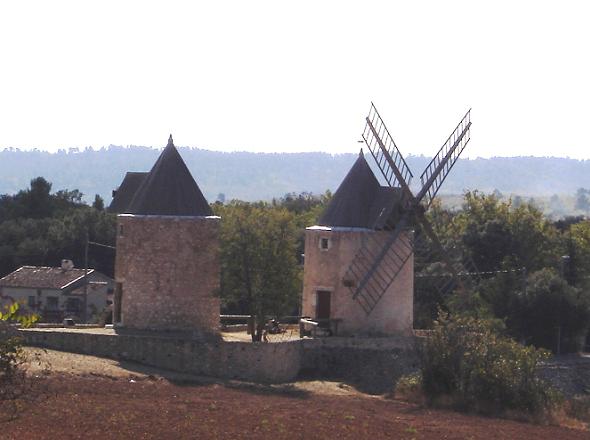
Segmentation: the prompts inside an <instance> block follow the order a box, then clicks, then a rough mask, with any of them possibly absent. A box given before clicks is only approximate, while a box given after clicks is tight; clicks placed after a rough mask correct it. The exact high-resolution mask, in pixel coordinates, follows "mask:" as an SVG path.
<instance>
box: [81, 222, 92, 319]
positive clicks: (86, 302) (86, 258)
mask: <svg viewBox="0 0 590 440" xmlns="http://www.w3.org/2000/svg"><path fill="white" fill-rule="evenodd" d="M89 243H90V238H89V236H88V229H86V243H85V246H84V301H83V303H84V310H83V311H82V320H83V321H84V324H86V321H87V318H88V316H87V314H88V312H87V309H88V245H89Z"/></svg>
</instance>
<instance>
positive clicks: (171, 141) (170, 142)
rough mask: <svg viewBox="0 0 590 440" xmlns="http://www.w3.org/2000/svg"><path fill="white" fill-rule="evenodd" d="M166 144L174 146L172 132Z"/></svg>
mask: <svg viewBox="0 0 590 440" xmlns="http://www.w3.org/2000/svg"><path fill="white" fill-rule="evenodd" d="M166 146H167V147H170V146H172V147H173V146H174V141H173V140H172V133H171V134H170V137H169V138H168V145H166Z"/></svg>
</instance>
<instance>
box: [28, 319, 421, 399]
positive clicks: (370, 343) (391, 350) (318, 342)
mask: <svg viewBox="0 0 590 440" xmlns="http://www.w3.org/2000/svg"><path fill="white" fill-rule="evenodd" d="M21 333H22V334H23V335H24V337H25V343H26V344H27V345H31V346H36V347H44V348H49V349H53V350H61V351H69V352H74V353H82V354H89V355H94V356H102V357H108V358H111V359H120V360H128V361H133V362H138V363H141V364H144V365H150V366H154V367H158V368H163V369H167V370H171V371H179V372H183V373H191V374H201V375H207V376H213V377H221V378H227V379H240V380H247V381H253V382H261V383H281V382H291V381H294V380H295V379H296V378H297V377H299V376H302V377H307V378H309V377H311V378H329V379H337V380H343V381H345V382H348V383H350V384H352V385H354V386H356V387H358V388H359V389H362V390H363V391H365V392H370V393H385V392H387V391H390V390H391V389H392V388H393V386H394V385H395V383H396V381H397V379H398V378H399V377H400V376H401V375H403V374H407V373H409V372H411V371H414V370H415V369H416V367H417V362H416V360H415V356H414V351H413V347H414V339H413V338H403V337H399V338H376V339H369V338H366V339H360V338H359V339H356V338H326V339H313V340H308V339H303V340H294V341H285V342H277V343H251V342H226V341H222V340H190V339H183V338H174V337H161V336H153V335H152V336H149V335H145V336H144V335H142V336H138V335H119V334H114V333H109V334H107V333H88V332H87V331H77V330H74V329H72V330H66V329H62V330H58V329H27V330H21Z"/></svg>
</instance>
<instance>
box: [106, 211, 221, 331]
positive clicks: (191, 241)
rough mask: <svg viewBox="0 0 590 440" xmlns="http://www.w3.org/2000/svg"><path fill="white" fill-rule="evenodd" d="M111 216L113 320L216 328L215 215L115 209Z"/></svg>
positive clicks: (147, 326) (140, 326) (150, 326)
mask: <svg viewBox="0 0 590 440" xmlns="http://www.w3.org/2000/svg"><path fill="white" fill-rule="evenodd" d="M117 221H118V230H117V255H116V262H115V280H116V281H117V282H118V283H121V286H122V289H121V291H122V294H121V307H120V309H121V322H120V323H119V325H120V326H121V327H124V328H128V329H137V330H166V331H181V330H182V331H184V332H186V333H190V334H193V335H195V334H203V333H205V334H206V333H209V334H210V333H218V326H219V298H218V297H217V296H216V295H217V294H218V290H219V283H220V262H219V218H218V217H166V216H133V215H119V216H118V218H117ZM115 316H118V315H117V313H115Z"/></svg>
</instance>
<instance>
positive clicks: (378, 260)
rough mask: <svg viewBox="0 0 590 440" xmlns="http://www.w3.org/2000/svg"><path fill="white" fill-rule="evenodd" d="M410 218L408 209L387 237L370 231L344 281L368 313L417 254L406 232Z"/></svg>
mask: <svg viewBox="0 0 590 440" xmlns="http://www.w3.org/2000/svg"><path fill="white" fill-rule="evenodd" d="M409 218H410V212H409V211H406V213H405V214H403V215H402V217H401V218H400V220H399V221H398V223H397V225H396V227H395V229H394V230H393V231H392V232H391V233H390V234H389V236H388V237H387V239H386V240H384V239H383V236H381V235H379V234H377V233H376V232H373V233H369V234H368V236H367V237H366V240H365V242H364V245H363V247H362V248H361V249H360V250H359V252H358V253H357V254H356V255H355V257H354V260H353V261H352V263H351V264H350V266H349V267H348V270H347V271H346V273H345V275H344V279H343V283H344V284H345V285H346V286H347V287H348V288H349V289H350V292H351V294H352V297H353V298H354V299H355V300H356V301H357V302H358V303H359V304H360V306H361V307H362V308H363V310H364V311H365V313H366V314H367V315H369V314H370V313H371V312H372V310H373V309H374V308H375V306H376V305H377V303H378V302H379V300H380V299H381V297H382V296H383V295H384V294H385V292H387V290H388V289H389V286H391V284H392V283H393V281H394V280H395V279H396V277H397V275H398V274H399V273H400V271H401V270H402V268H403V267H404V265H405V263H406V262H407V260H408V259H409V258H410V257H411V256H412V254H413V246H412V243H411V240H410V239H409V237H407V236H405V235H402V233H403V232H404V231H405V230H406V228H407V225H408V221H409Z"/></svg>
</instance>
